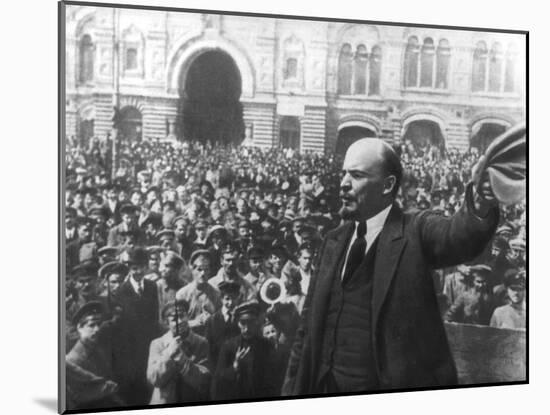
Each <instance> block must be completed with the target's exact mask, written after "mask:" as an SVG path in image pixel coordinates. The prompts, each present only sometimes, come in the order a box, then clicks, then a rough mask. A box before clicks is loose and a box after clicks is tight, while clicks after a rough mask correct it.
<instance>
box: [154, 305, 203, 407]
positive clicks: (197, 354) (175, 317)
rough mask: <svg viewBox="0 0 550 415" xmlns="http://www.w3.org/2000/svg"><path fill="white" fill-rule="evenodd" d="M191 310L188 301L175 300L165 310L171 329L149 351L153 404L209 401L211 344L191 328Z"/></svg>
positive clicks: (164, 313) (164, 314) (165, 318)
mask: <svg viewBox="0 0 550 415" xmlns="http://www.w3.org/2000/svg"><path fill="white" fill-rule="evenodd" d="M176 307H177V309H176ZM188 311H189V304H188V303H187V302H186V301H185V300H177V301H171V302H169V303H168V304H166V305H165V306H164V309H163V310H162V317H163V319H164V320H165V321H166V325H167V326H168V328H169V329H168V331H167V332H166V333H165V334H164V335H162V336H161V337H159V338H157V339H155V340H153V341H152V342H151V347H150V350H149V361H148V365H147V379H148V381H149V383H150V384H151V385H152V386H153V387H154V389H153V394H152V397H151V405H155V404H163V403H182V402H197V401H203V400H206V399H207V398H208V392H209V391H208V388H209V385H210V368H209V363H208V342H207V341H206V339H205V338H204V337H201V336H199V335H197V334H195V333H193V331H192V330H191V328H190V327H189V324H188V321H189V316H188V314H187V312H188Z"/></svg>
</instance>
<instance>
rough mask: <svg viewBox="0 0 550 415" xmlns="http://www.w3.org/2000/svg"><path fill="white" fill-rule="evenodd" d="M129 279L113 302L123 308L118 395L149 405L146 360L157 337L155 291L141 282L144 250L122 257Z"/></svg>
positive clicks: (128, 253)
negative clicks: (119, 393)
mask: <svg viewBox="0 0 550 415" xmlns="http://www.w3.org/2000/svg"><path fill="white" fill-rule="evenodd" d="M122 259H123V261H125V262H127V265H128V268H129V271H130V272H129V275H128V278H127V280H126V281H125V282H124V283H123V284H122V285H121V286H120V288H119V289H118V291H117V295H116V301H117V303H118V304H119V305H120V306H121V308H122V317H121V326H122V327H121V330H122V332H123V333H124V336H123V335H121V334H120V335H119V337H120V340H119V351H120V355H119V356H117V360H118V361H117V362H116V363H117V367H119V368H120V371H119V375H120V383H121V385H120V387H121V391H120V392H121V394H122V396H123V398H124V400H125V401H127V402H128V403H130V404H134V405H144V404H147V403H148V398H149V387H148V386H147V380H146V370H147V356H148V353H149V345H150V343H151V341H152V340H153V339H154V338H155V337H156V336H157V335H158V333H159V330H160V327H159V318H158V313H159V308H158V291H157V286H156V284H155V283H154V282H152V281H149V280H146V279H145V278H144V274H145V271H146V269H147V263H148V255H147V251H145V249H143V248H134V249H132V250H130V251H129V252H126V253H124V255H123V257H122Z"/></svg>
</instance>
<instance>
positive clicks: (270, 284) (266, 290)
mask: <svg viewBox="0 0 550 415" xmlns="http://www.w3.org/2000/svg"><path fill="white" fill-rule="evenodd" d="M285 297H286V288H285V285H284V284H283V282H282V281H281V280H280V279H279V278H275V277H271V278H269V279H267V280H266V281H265V282H264V283H263V284H262V286H261V288H260V298H261V299H262V301H263V302H265V303H266V304H269V305H273V304H276V303H280V302H281V301H282V300H283V299H284V298H285Z"/></svg>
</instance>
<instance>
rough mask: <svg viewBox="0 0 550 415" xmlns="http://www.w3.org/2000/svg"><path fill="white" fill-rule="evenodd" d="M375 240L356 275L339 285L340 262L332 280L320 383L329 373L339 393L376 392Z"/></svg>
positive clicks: (340, 281)
mask: <svg viewBox="0 0 550 415" xmlns="http://www.w3.org/2000/svg"><path fill="white" fill-rule="evenodd" d="M377 244H378V238H377V239H376V241H375V243H374V244H373V246H371V247H370V248H369V251H368V252H367V255H366V256H365V258H364V259H363V262H362V263H361V265H360V266H359V267H358V268H357V270H356V271H355V273H354V274H353V275H352V276H351V277H349V278H348V279H347V280H346V281H344V282H343V283H342V279H341V274H342V268H343V263H342V264H340V266H339V267H338V274H337V275H335V276H334V278H333V284H332V290H331V295H330V300H329V305H328V315H327V320H326V323H325V332H324V337H323V352H322V355H321V356H322V357H321V362H322V363H321V370H320V373H319V381H321V382H322V380H323V379H322V378H323V377H324V376H325V375H327V374H329V375H330V376H332V381H333V382H335V387H336V390H337V391H338V392H353V391H366V390H372V389H376V388H377V386H378V379H377V374H376V367H375V362H374V357H373V355H374V353H373V348H372V327H371V325H372V319H371V313H372V307H371V305H372V287H373V282H372V281H373V280H372V274H373V273H374V257H375V252H376V246H377Z"/></svg>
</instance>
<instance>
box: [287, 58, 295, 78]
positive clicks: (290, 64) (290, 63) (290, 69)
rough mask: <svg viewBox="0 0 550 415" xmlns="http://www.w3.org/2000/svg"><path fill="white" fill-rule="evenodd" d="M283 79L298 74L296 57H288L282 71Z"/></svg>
mask: <svg viewBox="0 0 550 415" xmlns="http://www.w3.org/2000/svg"><path fill="white" fill-rule="evenodd" d="M284 76H285V79H292V78H296V77H297V76H298V59H296V58H288V59H287V60H286V66H285V71H284Z"/></svg>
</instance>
